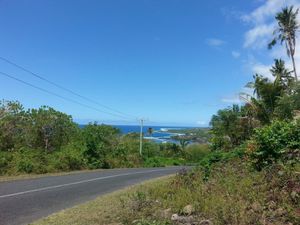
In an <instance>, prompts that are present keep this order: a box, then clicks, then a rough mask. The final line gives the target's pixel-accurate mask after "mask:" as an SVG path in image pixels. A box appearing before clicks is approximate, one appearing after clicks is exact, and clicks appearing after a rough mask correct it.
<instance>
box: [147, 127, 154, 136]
mask: <svg viewBox="0 0 300 225" xmlns="http://www.w3.org/2000/svg"><path fill="white" fill-rule="evenodd" d="M148 134H149V136H151V137H152V134H153V128H152V127H149V128H148Z"/></svg>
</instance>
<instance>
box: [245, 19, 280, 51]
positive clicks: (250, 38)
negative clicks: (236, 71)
mask: <svg viewBox="0 0 300 225" xmlns="http://www.w3.org/2000/svg"><path fill="white" fill-rule="evenodd" d="M274 28H275V23H271V24H268V25H266V24H261V25H257V26H255V27H254V28H252V29H250V30H249V31H247V32H246V34H245V41H244V47H245V48H248V47H252V48H263V47H265V48H267V45H268V42H270V40H271V38H272V33H273V31H274Z"/></svg>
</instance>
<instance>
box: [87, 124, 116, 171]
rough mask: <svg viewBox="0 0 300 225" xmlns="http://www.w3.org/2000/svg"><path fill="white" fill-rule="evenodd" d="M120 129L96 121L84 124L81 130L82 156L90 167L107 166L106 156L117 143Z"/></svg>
mask: <svg viewBox="0 0 300 225" xmlns="http://www.w3.org/2000/svg"><path fill="white" fill-rule="evenodd" d="M119 134H120V131H119V130H118V129H116V128H114V127H112V126H107V125H98V124H96V123H94V124H89V125H87V126H85V127H84V128H83V130H82V135H83V138H84V143H85V145H86V149H85V151H84V153H83V154H84V157H85V158H86V160H87V162H88V166H89V168H91V169H97V168H109V167H110V165H109V163H108V162H107V161H106V156H107V155H108V154H109V153H110V152H112V151H113V150H114V149H115V148H116V147H117V145H118V136H119Z"/></svg>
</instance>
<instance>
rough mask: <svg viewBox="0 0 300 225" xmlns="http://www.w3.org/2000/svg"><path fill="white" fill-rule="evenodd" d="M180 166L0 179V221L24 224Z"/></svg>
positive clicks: (7, 223) (11, 224) (173, 170)
mask: <svg viewBox="0 0 300 225" xmlns="http://www.w3.org/2000/svg"><path fill="white" fill-rule="evenodd" d="M181 168H182V167H167V168H138V169H113V170H104V171H94V172H82V173H76V174H70V175H63V176H47V177H42V178H35V179H27V180H18V181H9V182H0V225H20V224H28V223H31V222H33V221H34V220H37V219H39V218H42V217H44V216H47V215H50V214H52V213H54V212H57V211H59V210H62V209H65V208H68V207H72V206H74V205H76V204H79V203H83V202H86V201H89V200H92V199H94V198H96V197H97V196H99V195H103V194H106V193H109V192H112V191H115V190H117V189H121V188H124V187H126V186H129V185H133V184H136V183H139V182H141V181H145V180H148V179H151V178H156V177H160V176H164V175H169V174H173V173H176V172H177V171H178V170H180V169H181Z"/></svg>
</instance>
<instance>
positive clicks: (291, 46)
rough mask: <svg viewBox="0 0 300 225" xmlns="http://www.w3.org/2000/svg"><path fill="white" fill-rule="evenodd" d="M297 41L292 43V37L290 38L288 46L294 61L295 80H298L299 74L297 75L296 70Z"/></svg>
mask: <svg viewBox="0 0 300 225" xmlns="http://www.w3.org/2000/svg"><path fill="white" fill-rule="evenodd" d="M295 45H296V44H295V42H294V45H293V44H292V39H291V38H288V46H289V51H290V56H291V58H292V63H293V70H294V74H295V80H296V81H298V76H297V71H296V63H295V58H294V55H295Z"/></svg>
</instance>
